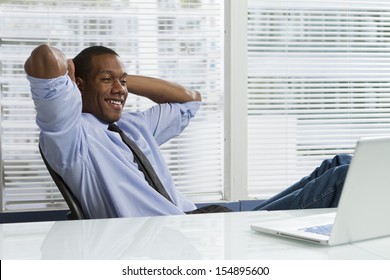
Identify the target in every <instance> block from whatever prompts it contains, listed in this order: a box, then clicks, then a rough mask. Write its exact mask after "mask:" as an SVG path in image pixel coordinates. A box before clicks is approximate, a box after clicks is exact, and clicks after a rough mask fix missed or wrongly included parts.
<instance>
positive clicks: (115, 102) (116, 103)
mask: <svg viewBox="0 0 390 280" xmlns="http://www.w3.org/2000/svg"><path fill="white" fill-rule="evenodd" d="M108 102H109V103H111V104H114V105H121V104H122V102H120V101H116V100H108Z"/></svg>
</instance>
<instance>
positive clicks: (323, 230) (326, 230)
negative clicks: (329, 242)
mask: <svg viewBox="0 0 390 280" xmlns="http://www.w3.org/2000/svg"><path fill="white" fill-rule="evenodd" d="M332 226H333V224H328V225H322V226H314V227H308V228H303V229H301V230H303V231H304V232H312V233H317V234H322V235H326V236H329V235H330V232H331V231H332Z"/></svg>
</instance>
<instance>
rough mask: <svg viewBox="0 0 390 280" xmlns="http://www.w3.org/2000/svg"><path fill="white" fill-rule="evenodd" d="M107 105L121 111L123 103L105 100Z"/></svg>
mask: <svg viewBox="0 0 390 280" xmlns="http://www.w3.org/2000/svg"><path fill="white" fill-rule="evenodd" d="M107 103H108V104H110V105H111V107H113V108H114V109H116V110H121V109H122V107H123V103H124V101H121V100H113V99H109V100H107Z"/></svg>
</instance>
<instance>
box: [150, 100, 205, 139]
mask: <svg viewBox="0 0 390 280" xmlns="http://www.w3.org/2000/svg"><path fill="white" fill-rule="evenodd" d="M200 105H201V102H198V101H191V102H186V103H164V104H158V105H156V106H154V107H152V108H150V109H148V110H146V111H144V112H143V114H144V116H145V119H146V120H148V125H149V127H150V130H151V131H152V133H153V136H154V138H155V139H156V141H157V143H158V145H162V144H164V143H165V142H167V141H168V140H170V139H172V138H173V137H175V136H178V135H179V134H180V133H181V132H182V131H183V130H184V129H185V128H186V127H187V126H188V124H189V122H190V120H191V119H192V118H193V117H194V116H195V115H196V113H197V111H198V110H199V108H200Z"/></svg>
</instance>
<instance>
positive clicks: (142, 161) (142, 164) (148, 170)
mask: <svg viewBox="0 0 390 280" xmlns="http://www.w3.org/2000/svg"><path fill="white" fill-rule="evenodd" d="M108 130H111V131H114V132H117V133H119V135H120V136H121V138H122V141H123V142H124V143H125V144H126V145H127V146H128V147H129V148H130V150H131V151H132V152H133V155H134V161H135V162H136V163H137V164H138V169H139V170H140V171H141V172H142V173H144V176H145V179H146V181H147V182H148V183H149V185H150V186H152V187H153V188H154V189H155V190H156V191H158V192H159V193H160V194H161V195H162V196H164V197H165V198H166V199H168V200H169V201H170V202H172V200H171V198H170V197H169V195H168V193H167V191H166V190H165V188H164V186H163V184H162V183H161V181H160V179H159V178H158V176H157V174H156V172H155V171H154V169H153V166H152V165H151V164H150V162H149V160H148V159H147V157H146V156H145V155H144V153H143V152H142V151H141V149H140V148H138V146H137V145H136V144H135V143H134V141H133V140H131V139H130V138H129V137H127V136H126V134H125V133H124V132H123V131H122V130H121V129H120V128H119V127H118V125H116V124H113V123H112V124H110V125H109V126H108ZM172 203H173V202H172Z"/></svg>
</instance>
